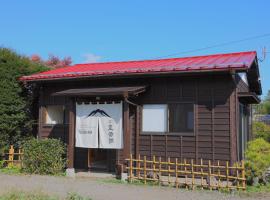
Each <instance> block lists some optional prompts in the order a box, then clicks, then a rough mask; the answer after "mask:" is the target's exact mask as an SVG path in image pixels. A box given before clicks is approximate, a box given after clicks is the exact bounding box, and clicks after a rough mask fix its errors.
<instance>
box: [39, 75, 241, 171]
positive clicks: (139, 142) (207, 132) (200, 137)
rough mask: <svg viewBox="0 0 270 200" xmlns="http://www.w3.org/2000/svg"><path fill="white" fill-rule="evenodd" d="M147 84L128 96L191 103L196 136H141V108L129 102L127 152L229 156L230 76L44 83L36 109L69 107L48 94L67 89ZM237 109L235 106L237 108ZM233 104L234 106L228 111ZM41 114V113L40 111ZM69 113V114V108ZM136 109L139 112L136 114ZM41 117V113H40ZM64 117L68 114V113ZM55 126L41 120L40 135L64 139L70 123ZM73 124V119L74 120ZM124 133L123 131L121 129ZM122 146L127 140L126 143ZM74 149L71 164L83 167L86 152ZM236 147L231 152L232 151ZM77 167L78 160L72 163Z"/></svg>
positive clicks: (118, 159)
mask: <svg viewBox="0 0 270 200" xmlns="http://www.w3.org/2000/svg"><path fill="white" fill-rule="evenodd" d="M134 85H136V86H137V85H146V86H147V90H146V92H145V93H143V94H140V95H139V96H138V97H134V98H131V99H130V100H131V101H133V102H136V103H137V104H139V105H143V104H157V103H162V104H166V103H181V102H185V103H186V102H190V103H194V105H195V109H194V111H195V114H194V115H195V129H194V134H191V135H190V136H189V135H180V134H178V135H177V134H170V133H168V134H166V135H151V134H150V135H144V134H142V133H141V109H137V110H136V107H134V106H133V105H130V109H129V110H130V111H129V121H130V122H129V130H130V134H131V147H130V148H131V153H132V154H133V155H134V156H135V155H138V154H141V155H142V156H144V155H145V156H147V157H151V156H153V155H155V156H161V157H162V159H167V158H168V157H170V158H178V159H184V158H187V159H197V160H198V159H201V158H203V159H210V160H222V161H225V160H231V159H232V157H233V154H234V153H232V148H236V147H235V146H234V145H233V144H232V141H234V140H235V139H234V138H232V137H231V136H232V134H234V135H233V136H234V137H235V134H236V133H235V130H236V128H235V120H236V119H235V117H234V118H232V116H236V115H235V113H233V112H235V110H234V108H233V106H235V101H236V96H233V95H235V93H234V92H235V85H234V82H233V80H232V77H231V75H229V74H220V75H196V76H195V75H192V76H186V75H185V76H180V75H178V76H171V77H169V76H167V77H148V78H129V79H124V78H123V79H111V80H108V79H106V80H91V81H90V80H85V81H66V82H55V83H46V84H45V83H44V84H43V95H42V96H43V99H42V100H41V101H40V102H41V103H40V109H41V110H42V109H44V108H43V107H44V106H45V105H49V104H53V105H55V104H60V105H65V106H66V109H67V110H68V109H69V103H68V102H70V101H69V99H68V98H65V97H53V96H52V95H51V94H52V93H54V92H58V91H61V90H65V89H71V88H86V87H113V86H134ZM235 107H236V106H235ZM232 108H233V109H232ZM40 113H42V111H41V112H40ZM67 113H68V112H67ZM138 113H139V116H138ZM40 119H41V120H43V119H42V114H40ZM67 119H68V117H67ZM69 123H70V122H68V121H66V125H58V126H59V127H47V126H45V125H44V124H43V123H40V128H39V137H41V138H44V137H56V138H61V139H62V140H63V141H65V142H66V141H67V136H68V126H67V125H68V124H69ZM72 123H73V122H72ZM124 134H126V133H124ZM124 145H125V144H124ZM83 151H84V150H80V149H76V151H75V162H76V163H77V164H78V165H84V164H82V163H85V161H82V160H85V159H86V156H85V155H86V153H85V152H83ZM234 151H235V150H234ZM124 159H125V155H124V153H123V150H118V151H117V152H116V162H117V163H123V162H124ZM75 166H76V164H75Z"/></svg>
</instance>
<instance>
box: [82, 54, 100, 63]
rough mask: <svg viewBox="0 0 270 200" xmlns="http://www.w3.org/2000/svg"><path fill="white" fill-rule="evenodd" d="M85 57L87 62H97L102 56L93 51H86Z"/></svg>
mask: <svg viewBox="0 0 270 200" xmlns="http://www.w3.org/2000/svg"><path fill="white" fill-rule="evenodd" d="M83 57H84V62H85V63H96V62H99V61H100V59H101V58H102V57H101V56H98V55H95V54H93V53H86V54H84V55H83Z"/></svg>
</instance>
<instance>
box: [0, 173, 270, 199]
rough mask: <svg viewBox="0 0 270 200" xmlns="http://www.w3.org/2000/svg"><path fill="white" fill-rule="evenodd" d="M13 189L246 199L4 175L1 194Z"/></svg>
mask: <svg viewBox="0 0 270 200" xmlns="http://www.w3.org/2000/svg"><path fill="white" fill-rule="evenodd" d="M10 190H18V191H42V192H45V193H49V194H52V195H58V196H62V197H64V196H66V195H67V193H68V192H76V193H78V194H80V195H82V196H89V197H91V198H92V199H93V200H121V199H128V200H140V199H147V200H152V199H153V200H154V199H155V200H156V199H165V200H171V199H175V200H176V199H177V200H179V199H183V200H186V199H192V200H197V199H200V200H201V199H202V200H212V199H213V200H220V199H224V200H225V199H230V200H234V199H235V200H236V199H244V198H243V197H239V196H238V195H226V194H223V193H219V192H209V191H203V192H202V191H186V190H182V189H173V188H168V187H151V186H136V185H128V184H117V183H106V182H104V181H100V180H96V179H93V178H92V179H91V178H76V179H73V178H66V177H50V176H36V175H31V176H30V175H29V176H28V175H24V176H22V175H16V176H15V175H4V174H0V194H1V193H5V192H7V191H10ZM245 199H260V200H262V199H265V200H266V199H270V195H269V196H267V197H266V196H260V197H258V196H256V197H245Z"/></svg>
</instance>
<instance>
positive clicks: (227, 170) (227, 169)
mask: <svg viewBox="0 0 270 200" xmlns="http://www.w3.org/2000/svg"><path fill="white" fill-rule="evenodd" d="M226 181H227V190H229V162H228V161H226Z"/></svg>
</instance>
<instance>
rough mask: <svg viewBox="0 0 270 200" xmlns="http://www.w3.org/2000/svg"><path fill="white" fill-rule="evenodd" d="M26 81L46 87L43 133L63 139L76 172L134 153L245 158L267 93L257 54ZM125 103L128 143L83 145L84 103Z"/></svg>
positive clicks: (84, 69)
mask: <svg viewBox="0 0 270 200" xmlns="http://www.w3.org/2000/svg"><path fill="white" fill-rule="evenodd" d="M21 81H24V82H26V83H27V84H36V85H37V86H38V87H39V107H38V108H37V109H39V116H38V124H39V127H38V133H37V135H38V138H48V137H49V138H59V139H61V140H63V141H64V142H65V143H66V144H67V147H68V148H67V151H68V152H67V153H68V154H67V155H68V168H70V169H74V168H75V169H87V168H90V170H91V169H96V168H97V169H103V170H111V171H114V170H116V169H117V168H118V167H119V166H121V165H123V164H125V158H128V157H129V155H130V154H133V156H134V157H138V155H139V154H140V155H141V156H144V155H145V156H147V157H148V158H149V157H151V156H153V155H155V156H161V157H162V159H167V158H168V157H170V158H171V159H174V158H178V160H181V159H184V158H186V159H194V160H198V159H200V158H203V159H208V160H213V161H216V160H221V161H230V162H231V163H233V162H235V161H238V160H241V159H243V158H244V150H245V147H246V142H247V141H248V140H249V139H250V137H251V104H254V103H258V102H259V101H260V99H259V98H258V95H261V84H260V77H259V68H258V62H257V56H256V52H239V53H230V54H216V55H207V56H196V57H184V58H170V59H160V60H143V61H128V62H107V63H90V64H76V65H74V66H68V67H63V68H59V69H54V70H50V71H47V72H43V73H38V74H33V75H30V76H24V77H22V78H21ZM120 101H122V102H123V104H122V105H123V112H122V116H123V146H122V147H121V148H117V149H109V148H98V147H97V148H79V147H75V140H76V138H75V135H76V133H75V132H76V131H75V130H76V123H75V122H76V105H78V104H84V105H87V104H91V105H92V104H104V103H106V104H110V103H113V102H120ZM99 137H100V136H99ZM99 139H101V138H99Z"/></svg>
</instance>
